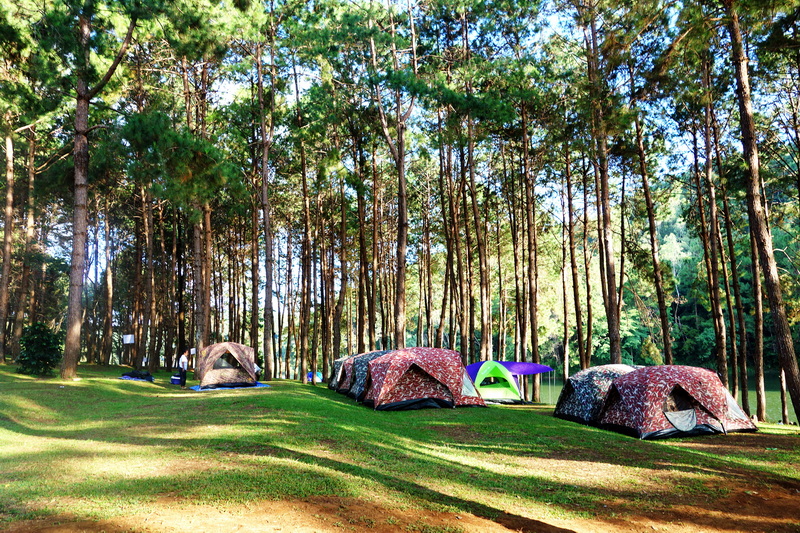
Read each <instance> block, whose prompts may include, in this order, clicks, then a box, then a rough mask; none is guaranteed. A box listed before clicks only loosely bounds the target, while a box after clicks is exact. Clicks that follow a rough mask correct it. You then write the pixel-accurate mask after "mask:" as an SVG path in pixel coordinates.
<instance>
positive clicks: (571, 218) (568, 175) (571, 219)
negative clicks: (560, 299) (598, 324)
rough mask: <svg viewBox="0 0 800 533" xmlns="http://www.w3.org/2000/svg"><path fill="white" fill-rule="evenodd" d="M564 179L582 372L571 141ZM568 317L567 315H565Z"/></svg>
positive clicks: (583, 354)
mask: <svg viewBox="0 0 800 533" xmlns="http://www.w3.org/2000/svg"><path fill="white" fill-rule="evenodd" d="M564 178H565V180H566V186H567V238H568V240H569V264H570V272H571V274H572V300H573V305H574V307H575V332H576V336H577V339H576V341H577V344H578V359H579V362H580V366H581V370H583V369H586V368H589V362H588V361H587V360H586V346H585V345H584V344H583V319H582V317H581V295H580V286H579V277H578V257H577V252H576V251H575V212H574V211H575V209H574V202H573V194H572V158H571V148H570V145H569V141H567V142H565V143H564ZM565 317H566V314H565Z"/></svg>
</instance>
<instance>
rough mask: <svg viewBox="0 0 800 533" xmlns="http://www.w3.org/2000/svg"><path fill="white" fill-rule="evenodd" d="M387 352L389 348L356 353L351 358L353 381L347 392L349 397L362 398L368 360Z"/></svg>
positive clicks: (359, 399)
mask: <svg viewBox="0 0 800 533" xmlns="http://www.w3.org/2000/svg"><path fill="white" fill-rule="evenodd" d="M389 352H390V351H389V350H379V351H377V352H369V353H364V354H361V355H357V356H356V357H354V358H353V383H352V385H351V386H350V390H349V391H348V392H347V395H348V396H349V397H351V398H353V399H355V400H357V401H359V402H360V401H362V400H363V399H364V396H365V395H366V393H367V387H368V380H369V362H370V361H372V360H373V359H376V358H378V357H380V356H382V355H386V354H387V353H389Z"/></svg>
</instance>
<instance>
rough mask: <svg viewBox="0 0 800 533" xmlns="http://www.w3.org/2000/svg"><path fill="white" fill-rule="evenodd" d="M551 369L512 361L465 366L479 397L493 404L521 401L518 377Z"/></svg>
mask: <svg viewBox="0 0 800 533" xmlns="http://www.w3.org/2000/svg"><path fill="white" fill-rule="evenodd" d="M552 370H553V369H552V368H550V367H549V366H547V365H540V364H538V363H523V362H514V361H480V362H478V363H472V364H471V365H467V373H468V374H469V376H470V377H471V378H472V381H473V382H474V383H475V388H476V389H477V390H478V392H479V393H480V395H481V397H482V398H483V399H484V400H485V401H488V402H494V403H519V402H521V401H523V399H522V391H521V390H520V388H519V378H518V376H523V375H530V374H541V373H543V372H551V371H552Z"/></svg>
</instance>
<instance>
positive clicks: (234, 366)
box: [195, 342, 257, 389]
mask: <svg viewBox="0 0 800 533" xmlns="http://www.w3.org/2000/svg"><path fill="white" fill-rule="evenodd" d="M195 378H196V379H199V380H200V388H201V389H213V388H216V387H247V386H254V385H255V384H256V382H257V379H256V363H255V350H253V349H252V348H251V347H250V346H245V345H244V344H238V343H236V342H220V343H217V344H212V345H210V346H206V347H205V348H203V349H202V350H201V351H200V355H199V356H198V357H197V364H196V365H195Z"/></svg>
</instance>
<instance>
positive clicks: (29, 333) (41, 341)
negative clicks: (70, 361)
mask: <svg viewBox="0 0 800 533" xmlns="http://www.w3.org/2000/svg"><path fill="white" fill-rule="evenodd" d="M19 343H20V346H21V348H22V349H21V350H20V355H19V358H18V359H17V363H19V365H20V366H19V369H18V372H19V373H21V374H31V375H34V376H49V375H51V374H52V373H53V369H55V367H56V366H57V365H58V363H59V361H61V335H60V334H58V333H54V332H53V331H52V330H50V328H48V327H47V326H45V325H44V324H42V323H41V322H37V323H35V324H31V325H30V326H27V327H26V328H25V330H24V331H23V333H22V337H21V338H20V340H19Z"/></svg>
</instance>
